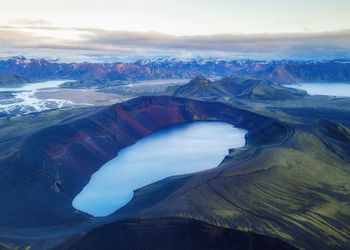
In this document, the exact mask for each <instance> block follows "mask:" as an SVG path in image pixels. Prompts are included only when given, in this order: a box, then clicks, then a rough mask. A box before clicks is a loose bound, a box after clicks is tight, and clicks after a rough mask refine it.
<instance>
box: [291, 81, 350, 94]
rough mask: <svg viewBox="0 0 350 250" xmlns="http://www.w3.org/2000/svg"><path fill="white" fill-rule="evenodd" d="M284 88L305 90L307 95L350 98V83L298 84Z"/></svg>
mask: <svg viewBox="0 0 350 250" xmlns="http://www.w3.org/2000/svg"><path fill="white" fill-rule="evenodd" d="M285 87H289V88H295V89H301V90H305V91H306V92H307V93H308V94H309V95H328V96H337V97H350V83H298V84H290V85H285Z"/></svg>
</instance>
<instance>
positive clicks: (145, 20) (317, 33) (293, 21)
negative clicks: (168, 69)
mask: <svg viewBox="0 0 350 250" xmlns="http://www.w3.org/2000/svg"><path fill="white" fill-rule="evenodd" d="M19 54H21V55H24V56H26V57H50V58H53V57H57V58H60V59H61V60H68V61H69V60H71V61H74V60H87V61H94V60H97V61H110V60H135V59H138V58H149V57H161V56H175V57H227V58H252V59H333V58H344V59H349V58H350V1H349V0H307V1H306V0H303V1H302V0H293V1H286V0H284V1H282V0H279V1H277V0H264V1H261V0H244V1H243V0H216V1H215V0H176V1H172V0H171V1H166V0H162V1H161V0H147V1H145V0H128V1H120V0H84V1H83V0H74V1H73V0H50V1H47V0H45V1H44V0H31V1H28V0H11V1H6V2H5V3H2V6H1V10H0V57H6V56H14V55H19Z"/></svg>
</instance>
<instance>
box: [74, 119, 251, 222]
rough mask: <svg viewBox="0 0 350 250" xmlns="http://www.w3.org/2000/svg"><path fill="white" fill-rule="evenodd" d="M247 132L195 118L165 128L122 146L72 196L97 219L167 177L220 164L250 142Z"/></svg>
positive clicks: (226, 124)
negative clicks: (136, 191) (134, 193)
mask: <svg viewBox="0 0 350 250" xmlns="http://www.w3.org/2000/svg"><path fill="white" fill-rule="evenodd" d="M246 133H247V131H246V130H244V129H238V128H235V127H234V126H232V125H231V124H228V123H224V122H215V121H213V122H194V123H190V124H184V125H178V126H174V127H170V128H167V129H163V130H161V131H158V132H156V133H153V134H151V135H150V136H148V137H145V138H143V139H141V140H139V141H138V142H137V143H135V144H134V145H131V146H129V147H127V148H124V149H122V150H121V151H120V152H119V154H118V156H117V157H115V158H114V159H112V160H110V161H109V162H107V163H106V164H104V165H103V166H102V167H101V168H100V170H98V171H97V172H96V173H95V174H93V176H92V177H91V179H90V182H89V183H88V184H87V185H86V186H85V187H84V189H83V190H82V191H81V192H80V193H79V194H78V195H77V196H76V197H75V199H74V200H73V207H74V208H76V209H78V210H81V211H84V212H86V213H88V214H91V215H93V216H95V217H101V216H107V215H109V214H111V213H113V212H115V211H116V210H117V209H118V208H120V207H122V206H124V205H125V204H127V203H128V202H129V201H130V200H131V198H132V196H133V191H134V190H136V189H138V188H141V187H143V186H146V185H148V184H151V183H153V182H156V181H159V180H162V179H164V178H166V177H170V176H174V175H181V174H189V173H194V172H198V171H202V170H206V169H210V168H213V167H216V166H218V165H219V164H220V163H221V161H222V160H223V159H224V157H225V155H227V154H228V150H229V149H230V148H237V147H242V146H244V144H245V135H246Z"/></svg>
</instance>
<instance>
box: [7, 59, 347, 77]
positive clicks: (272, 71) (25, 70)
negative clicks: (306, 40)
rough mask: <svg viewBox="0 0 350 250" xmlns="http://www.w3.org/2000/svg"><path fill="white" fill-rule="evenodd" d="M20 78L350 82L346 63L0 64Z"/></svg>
mask: <svg viewBox="0 0 350 250" xmlns="http://www.w3.org/2000/svg"><path fill="white" fill-rule="evenodd" d="M14 74H15V75H20V76H23V77H25V78H28V79H31V80H38V79H40V80H43V79H76V80H82V81H93V80H99V81H102V82H108V81H126V80H147V79H178V78H182V79H184V78H193V77H196V76H199V75H203V76H206V77H208V76H217V77H224V76H230V75H236V74H249V75H253V76H257V77H261V78H263V79H266V80H270V81H276V82H280V83H290V82H301V81H350V62H349V61H342V60H334V61H288V60H282V61H254V60H221V59H210V60H203V59H198V60H196V59H193V60H183V59H176V58H172V59H159V60H143V61H136V62H134V63H122V62H115V63H87V62H84V63H58V62H56V61H49V60H46V59H26V58H24V57H13V58H9V59H7V60H0V75H14Z"/></svg>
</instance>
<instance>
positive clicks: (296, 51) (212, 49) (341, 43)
mask: <svg viewBox="0 0 350 250" xmlns="http://www.w3.org/2000/svg"><path fill="white" fill-rule="evenodd" d="M22 21H23V20H22ZM30 22H34V21H26V20H24V21H23V22H22V23H23V25H22V26H21V25H16V26H0V45H1V46H2V50H4V49H18V50H19V51H21V49H25V50H30V49H32V50H36V51H49V53H50V54H52V53H57V54H60V53H62V51H70V52H69V53H71V54H74V53H75V54H76V55H81V54H82V53H84V54H85V55H86V54H91V55H96V54H101V56H102V57H103V56H104V55H107V54H113V55H116V56H117V55H118V56H121V57H124V58H125V57H126V56H130V57H131V56H144V57H148V56H157V55H174V56H176V55H194V56H208V55H209V56H227V57H229V56H240V57H246V58H254V59H259V58H261V59H264V58H271V59H273V58H276V59H282V58H292V59H296V58H300V59H305V58H308V59H312V58H317V59H331V58H340V57H341V58H345V59H350V30H342V31H332V32H319V33H310V32H308V33H307V32H305V33H285V34H269V33H261V34H212V35H196V36H175V35H169V34H165V33H160V32H156V31H150V32H137V31H111V30H103V29H95V28H76V27H68V28H65V27H54V26H50V25H49V24H47V23H45V22H42V23H41V22H40V21H36V22H37V23H38V24H40V25H39V26H37V25H33V23H30ZM38 31H40V32H38ZM46 31H50V32H53V31H57V32H71V33H72V32H73V33H74V34H76V35H77V37H78V38H79V39H72V38H71V39H67V38H66V37H65V36H61V37H57V36H54V35H52V34H51V35H50V34H46V35H43V34H45V32H46ZM42 32H44V33H42ZM39 33H40V34H41V35H38V34H39ZM0 51H1V50H0Z"/></svg>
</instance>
